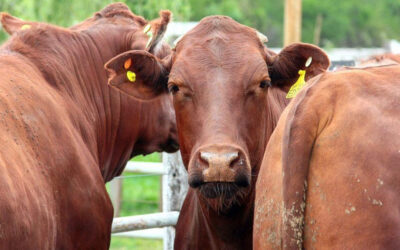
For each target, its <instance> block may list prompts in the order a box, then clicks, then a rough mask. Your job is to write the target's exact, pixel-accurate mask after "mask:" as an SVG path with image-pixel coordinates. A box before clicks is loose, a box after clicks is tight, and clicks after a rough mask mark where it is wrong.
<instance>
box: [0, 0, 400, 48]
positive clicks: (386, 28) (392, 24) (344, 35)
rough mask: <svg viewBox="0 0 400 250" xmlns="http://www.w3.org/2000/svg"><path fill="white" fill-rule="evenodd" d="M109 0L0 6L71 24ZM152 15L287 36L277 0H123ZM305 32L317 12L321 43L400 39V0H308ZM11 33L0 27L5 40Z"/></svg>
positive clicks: (307, 35)
mask: <svg viewBox="0 0 400 250" xmlns="http://www.w3.org/2000/svg"><path fill="white" fill-rule="evenodd" d="M111 2H113V1H110V0H80V1H77V0H19V1H15V0H0V10H1V11H6V12H9V13H11V14H12V15H15V16H17V17H20V18H22V19H26V20H34V21H43V22H49V23H54V24H57V25H60V26H70V25H73V24H76V23H78V22H80V21H82V20H84V19H85V18H87V17H89V16H91V15H92V14H93V13H94V12H96V11H98V10H100V9H101V8H103V7H104V6H105V5H107V4H109V3H111ZM123 2H125V3H126V4H127V5H128V6H129V7H130V8H131V10H132V11H133V12H134V13H136V14H138V15H142V16H143V17H145V18H147V19H153V18H156V17H158V12H159V10H161V9H170V10H171V11H172V12H173V13H174V20H175V21H199V20H200V19H202V18H203V17H204V16H208V15H228V16H231V17H232V18H234V19H235V20H237V21H239V22H241V23H243V24H246V25H249V26H252V27H254V28H256V29H258V30H259V31H261V32H262V33H265V34H267V36H268V38H269V40H270V41H269V46H270V47H277V46H278V47H279V46H281V45H282V40H283V9H284V6H283V3H284V1H273V0H123ZM302 2H303V6H302V9H303V20H302V27H303V30H302V38H303V41H305V42H313V41H314V29H315V24H316V18H317V16H318V15H321V16H322V30H321V39H320V41H321V42H320V44H319V45H320V46H325V47H332V46H335V47H370V46H382V45H383V43H384V41H385V40H387V39H399V40H400V32H398V30H399V29H400V1H398V0H380V1H375V0H337V1H330V0H325V1H320V0H303V1H302ZM5 38H6V35H5V33H4V32H2V33H0V41H2V40H4V39H5Z"/></svg>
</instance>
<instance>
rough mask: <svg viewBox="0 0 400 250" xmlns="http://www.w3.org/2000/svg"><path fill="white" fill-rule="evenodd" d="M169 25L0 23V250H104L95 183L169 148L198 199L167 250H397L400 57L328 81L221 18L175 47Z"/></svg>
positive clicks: (318, 64) (116, 12) (111, 20)
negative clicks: (291, 94)
mask: <svg viewBox="0 0 400 250" xmlns="http://www.w3.org/2000/svg"><path fill="white" fill-rule="evenodd" d="M170 18H171V13H170V12H169V11H161V12H160V18H158V19H155V20H153V21H147V20H145V19H144V18H142V17H140V16H137V15H134V14H133V13H132V12H131V11H130V10H129V8H128V7H127V6H126V5H124V4H121V3H115V4H110V5H108V6H107V7H105V8H104V9H103V10H101V11H99V12H96V13H95V14H94V15H93V16H92V17H91V18H89V19H87V20H85V21H83V22H82V23H80V24H77V25H75V26H72V27H70V28H61V27H57V26H54V25H50V24H46V23H39V22H28V21H23V20H20V19H18V18H15V17H13V16H10V15H8V14H6V13H2V15H1V23H2V25H3V28H4V30H5V31H7V33H9V34H10V35H11V37H10V38H9V40H8V41H6V42H5V43H4V44H3V45H2V47H1V48H0V65H1V66H0V128H1V131H2V132H1V133H0V249H108V248H109V244H110V235H111V223H112V219H113V208H112V205H111V202H110V199H109V197H108V195H107V192H106V189H105V185H104V183H105V182H107V181H109V180H111V179H112V178H113V177H115V176H117V175H119V174H120V173H121V172H122V170H123V168H124V166H125V164H126V162H127V161H128V160H129V159H130V158H131V157H133V156H135V155H138V154H148V153H151V152H154V151H167V152H174V151H176V150H178V148H179V149H180V150H181V154H182V159H183V162H184V165H185V167H186V169H187V171H188V175H189V179H188V182H189V185H190V186H191V188H190V189H189V192H188V194H187V196H186V199H185V201H184V204H183V206H182V210H181V213H180V217H179V220H178V223H177V226H176V238H175V249H229V250H231V249H251V248H254V249H282V248H284V249H302V248H305V249H399V248H400V203H399V201H400V200H399V193H400V184H399V180H400V169H396V167H397V168H400V66H397V65H398V63H400V56H396V55H384V56H379V57H375V58H372V59H371V60H369V61H367V62H364V63H363V66H362V67H359V68H344V69H341V70H338V71H337V72H327V68H328V67H329V64H330V61H329V58H328V56H327V55H326V54H325V53H324V52H323V51H322V50H321V49H320V48H318V47H316V46H313V45H310V44H305V43H295V44H292V45H290V46H287V47H285V48H283V49H282V51H281V52H280V53H279V54H275V53H274V52H272V51H271V50H269V49H268V48H267V47H266V46H265V45H264V43H265V42H266V41H267V38H266V37H265V36H263V35H261V34H259V33H258V32H257V31H256V30H254V29H252V28H249V27H247V26H244V25H241V24H239V23H237V22H235V21H234V20H232V19H231V18H229V17H224V16H211V17H206V18H204V19H203V20H202V21H200V23H199V24H198V25H197V26H196V27H195V28H193V29H192V30H191V31H189V32H188V33H187V34H185V35H184V36H183V37H182V38H181V39H180V40H179V41H178V42H177V44H176V46H175V47H174V48H171V47H170V46H169V45H167V44H166V43H164V42H162V37H163V34H164V33H165V30H166V28H167V25H168V23H169V21H170ZM299 72H302V73H301V74H300V77H299ZM304 74H305V80H306V81H307V84H306V85H305V87H304V88H303V89H302V90H301V91H300V92H299V93H298V94H297V96H296V97H295V98H294V99H288V98H287V93H288V91H289V89H291V87H292V85H293V84H294V83H295V82H296V83H298V82H299V80H300V79H301V77H302V76H304ZM298 79H299V80H298ZM107 83H108V84H107ZM109 85H111V86H113V87H110V86H109ZM178 141H179V144H178Z"/></svg>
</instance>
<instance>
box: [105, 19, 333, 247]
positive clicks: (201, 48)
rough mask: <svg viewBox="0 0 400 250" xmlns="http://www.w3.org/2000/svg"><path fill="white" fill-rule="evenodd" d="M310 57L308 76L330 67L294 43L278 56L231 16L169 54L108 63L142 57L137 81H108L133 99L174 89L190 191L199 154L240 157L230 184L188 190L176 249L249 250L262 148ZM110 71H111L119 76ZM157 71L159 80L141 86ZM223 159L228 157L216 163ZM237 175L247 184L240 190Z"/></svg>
mask: <svg viewBox="0 0 400 250" xmlns="http://www.w3.org/2000/svg"><path fill="white" fill-rule="evenodd" d="M310 56H312V57H313V58H314V61H313V64H312V65H311V66H310V68H308V71H309V73H308V75H307V76H308V77H312V76H314V75H315V74H318V73H320V72H322V71H324V70H325V69H326V68H327V67H328V66H329V60H328V58H327V56H326V54H325V53H324V52H322V51H321V50H320V49H319V48H317V47H315V46H312V45H308V44H294V45H292V46H290V47H288V48H285V49H284V50H283V51H282V52H281V53H280V54H279V55H274V54H273V53H269V51H268V49H266V48H265V47H264V45H263V44H262V43H261V42H260V40H259V38H258V37H257V34H256V31H255V30H254V29H252V28H249V27H246V26H244V25H241V24H239V23H237V22H235V21H233V20H232V19H231V18H229V17H223V16H212V17H207V18H204V19H203V20H202V21H201V22H200V23H199V24H198V25H197V26H196V27H195V28H194V29H192V30H191V31H189V32H188V33H187V34H186V35H185V36H183V37H182V39H181V40H180V41H179V42H178V43H177V45H176V48H175V49H174V51H173V53H172V55H171V56H170V57H166V58H165V59H163V60H160V59H159V58H157V57H154V56H151V55H149V54H145V53H143V52H139V51H130V52H127V53H125V54H123V55H121V56H117V57H115V58H113V59H112V60H111V61H110V62H109V64H110V65H118V64H119V63H121V62H123V61H124V60H126V59H127V58H131V59H132V61H135V60H136V59H138V58H141V60H142V62H143V64H142V66H144V65H146V67H138V68H136V69H137V70H138V74H137V75H138V80H139V81H141V82H140V84H130V83H129V82H127V81H126V80H122V81H119V79H122V78H120V77H121V75H123V73H124V72H120V73H119V74H118V73H116V74H114V75H113V77H112V78H111V79H110V83H111V84H114V85H116V86H117V87H118V86H119V87H120V88H121V90H123V91H126V92H127V93H130V94H131V95H134V96H139V94H143V93H144V94H145V97H146V98H151V97H152V96H151V95H153V96H154V95H157V94H158V93H159V92H160V89H163V88H166V81H167V80H168V86H169V88H170V89H171V90H172V91H173V92H174V107H175V111H176V114H177V126H178V131H179V132H178V134H179V142H180V146H181V153H182V158H183V162H184V164H185V167H186V168H187V169H188V173H189V183H190V184H191V185H192V186H195V185H196V183H198V184H199V185H201V184H202V180H203V178H204V175H203V171H204V170H206V169H207V166H206V164H204V160H199V159H200V152H201V151H202V150H204V149H207V150H211V149H212V150H215V151H213V152H214V153H215V152H217V153H219V152H229V150H236V151H237V152H238V154H237V157H238V158H237V160H236V161H234V162H232V164H231V166H230V167H231V169H226V173H228V174H229V173H230V174H231V175H230V177H229V178H231V179H230V180H229V182H228V181H224V178H227V179H228V177H227V176H224V175H220V176H216V178H214V179H216V180H221V179H222V181H220V183H218V182H215V181H211V182H207V184H204V185H203V186H200V187H199V188H196V189H195V188H190V189H189V192H188V194H187V196H186V199H185V201H184V204H183V207H182V209H181V213H180V217H179V220H178V224H177V226H176V238H175V249H251V245H252V221H253V208H254V202H253V201H254V184H255V181H256V179H257V175H258V169H259V166H260V163H261V159H262V156H263V153H264V149H265V146H266V143H267V142H268V140H269V137H270V135H271V133H272V131H273V129H274V127H275V125H276V123H277V120H278V118H279V116H280V113H281V112H282V110H283V109H284V107H285V106H286V104H287V103H288V102H289V100H288V99H286V98H285V96H286V91H287V89H288V88H289V86H290V85H291V84H293V83H294V82H295V81H296V80H297V78H298V73H297V72H298V70H299V69H302V68H303V67H304V64H305V62H306V60H307V59H308V57H310ZM146 57H147V60H146V59H145V58H146ZM292 61H293V62H294V63H292ZM270 67H271V68H270ZM113 68H115V67H113V66H112V67H109V68H108V69H109V70H110V72H113V71H114V72H115V70H114V69H113ZM168 73H169V74H168ZM154 74H160V77H158V78H155V79H153V80H154V82H153V83H151V82H149V81H146V83H144V84H143V83H142V80H143V79H148V78H147V77H149V76H151V75H154ZM262 82H264V83H266V84H265V87H264V88H261V87H260V84H261V83H262ZM269 82H270V83H271V84H270V85H271V86H270V87H268V86H267V85H269V84H268V83H269ZM177 88H179V90H178V91H176V90H177ZM175 91H176V92H175ZM149 93H150V94H149ZM218 150H220V151H218ZM222 161H224V158H223V157H221V158H219V159H217V161H216V162H222ZM220 165H222V163H221V164H220ZM218 168H221V166H216V168H215V169H218ZM232 171H233V173H234V175H233V174H232ZM214 173H217V174H218V170H215V171H214ZM228 174H227V175H228ZM210 175H211V174H210ZM232 176H234V178H233V180H232ZM211 177H213V176H211ZM214 177H215V176H214ZM236 177H237V178H238V179H240V178H241V180H242V182H241V183H246V181H248V183H247V184H248V185H247V186H246V185H245V186H240V187H239V183H240V182H236V179H235V178H236ZM243 180H245V181H243ZM232 181H233V182H232Z"/></svg>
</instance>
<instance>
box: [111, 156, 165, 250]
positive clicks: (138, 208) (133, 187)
mask: <svg viewBox="0 0 400 250" xmlns="http://www.w3.org/2000/svg"><path fill="white" fill-rule="evenodd" d="M133 161H147V162H160V161H161V155H160V154H157V153H155V154H151V155H148V156H145V157H143V156H138V157H135V158H134V159H133ZM123 176H124V177H128V178H124V179H123V185H122V203H121V210H120V216H129V215H137V214H146V213H156V212H159V211H160V206H161V204H160V200H161V197H160V195H161V193H160V191H161V186H160V184H161V183H160V176H158V175H151V176H148V175H143V174H132V173H125V174H123ZM107 186H108V185H107ZM162 246H163V243H162V240H148V239H136V238H135V239H132V238H122V237H112V239H111V248H110V249H112V250H130V249H135V250H136V249H137V250H157V249H162Z"/></svg>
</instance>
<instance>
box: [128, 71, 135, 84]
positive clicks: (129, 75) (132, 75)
mask: <svg viewBox="0 0 400 250" xmlns="http://www.w3.org/2000/svg"><path fill="white" fill-rule="evenodd" d="M126 78H128V80H129V81H130V82H135V81H136V74H135V72H132V71H130V70H128V71H127V72H126Z"/></svg>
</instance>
